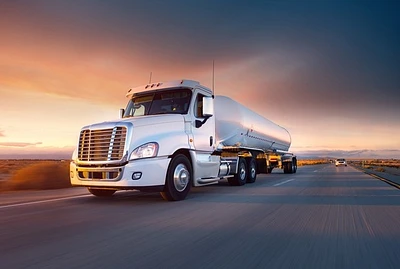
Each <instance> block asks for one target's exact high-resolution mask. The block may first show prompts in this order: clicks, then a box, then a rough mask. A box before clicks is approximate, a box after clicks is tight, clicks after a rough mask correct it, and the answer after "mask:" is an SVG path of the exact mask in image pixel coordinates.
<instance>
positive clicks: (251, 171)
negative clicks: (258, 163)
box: [250, 165, 256, 178]
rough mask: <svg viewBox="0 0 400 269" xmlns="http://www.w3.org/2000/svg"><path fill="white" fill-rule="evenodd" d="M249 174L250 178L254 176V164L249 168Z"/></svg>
mask: <svg viewBox="0 0 400 269" xmlns="http://www.w3.org/2000/svg"><path fill="white" fill-rule="evenodd" d="M250 175H251V178H255V177H256V168H255V167H254V165H253V166H252V167H251V168H250Z"/></svg>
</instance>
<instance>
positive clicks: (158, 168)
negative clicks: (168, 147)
mask: <svg viewBox="0 0 400 269" xmlns="http://www.w3.org/2000/svg"><path fill="white" fill-rule="evenodd" d="M170 160H171V159H169V158H168V157H157V158H149V159H141V160H134V161H130V162H128V163H127V164H126V165H124V166H119V167H102V166H99V167H80V166H79V165H77V164H76V163H74V162H71V163H70V180H71V185H72V186H83V187H99V188H107V189H115V190H124V189H125V190H126V189H135V188H137V189H140V188H146V187H156V186H157V187H159V186H164V185H165V176H166V172H167V170H168V165H169V162H170Z"/></svg>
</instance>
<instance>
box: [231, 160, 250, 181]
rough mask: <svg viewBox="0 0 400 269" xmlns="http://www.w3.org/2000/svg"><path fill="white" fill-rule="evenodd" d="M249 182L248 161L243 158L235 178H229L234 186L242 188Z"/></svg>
mask: <svg viewBox="0 0 400 269" xmlns="http://www.w3.org/2000/svg"><path fill="white" fill-rule="evenodd" d="M246 180H247V165H246V160H245V159H244V158H242V157H240V158H239V163H238V172H237V174H235V176H234V177H230V178H228V182H229V184H230V185H232V186H242V185H244V184H246Z"/></svg>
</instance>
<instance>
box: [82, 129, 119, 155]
mask: <svg viewBox="0 0 400 269" xmlns="http://www.w3.org/2000/svg"><path fill="white" fill-rule="evenodd" d="M125 139H126V127H114V128H109V129H100V130H90V129H85V130H82V131H81V134H80V136H79V145H78V159H79V160H80V161H118V160H121V159H122V158H123V156H124V147H125Z"/></svg>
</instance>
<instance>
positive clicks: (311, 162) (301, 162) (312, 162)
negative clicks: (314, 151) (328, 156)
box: [297, 159, 329, 166]
mask: <svg viewBox="0 0 400 269" xmlns="http://www.w3.org/2000/svg"><path fill="white" fill-rule="evenodd" d="M325 163H329V161H328V160H324V159H320V160H297V166H304V165H316V164H325Z"/></svg>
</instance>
